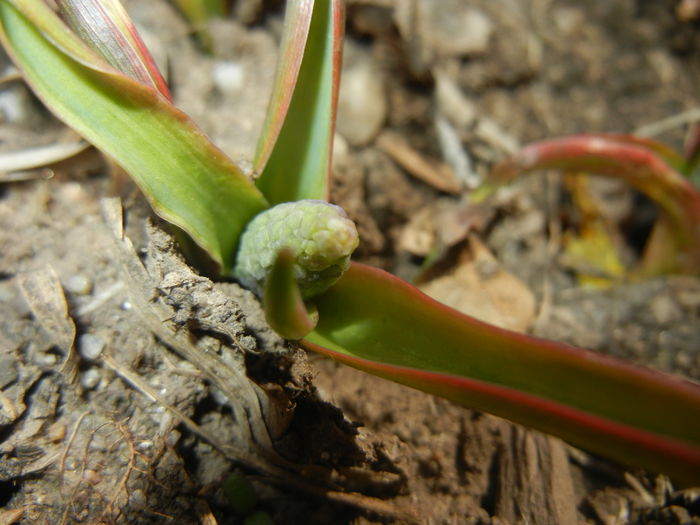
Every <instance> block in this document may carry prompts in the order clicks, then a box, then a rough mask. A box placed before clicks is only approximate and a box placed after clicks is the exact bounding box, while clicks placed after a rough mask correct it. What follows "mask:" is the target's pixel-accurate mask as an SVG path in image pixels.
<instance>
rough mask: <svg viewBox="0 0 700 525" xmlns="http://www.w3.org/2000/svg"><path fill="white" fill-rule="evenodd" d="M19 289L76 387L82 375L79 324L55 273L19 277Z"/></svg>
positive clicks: (40, 271) (66, 373)
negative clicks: (77, 341) (77, 342)
mask: <svg viewBox="0 0 700 525" xmlns="http://www.w3.org/2000/svg"><path fill="white" fill-rule="evenodd" d="M17 285H18V286H19V288H20V290H21V291H22V294H23V295H24V298H25V300H26V301H27V304H28V305H29V308H30V309H31V310H32V313H33V314H34V317H35V318H36V320H37V322H38V323H39V324H40V325H41V326H42V328H43V329H44V330H45V331H46V332H47V333H48V334H49V336H50V337H51V339H52V341H53V343H54V344H55V345H56V346H57V347H58V348H60V349H61V351H62V352H63V354H64V355H65V356H66V357H65V359H64V360H63V365H62V366H61V373H62V374H64V375H65V376H66V378H67V379H68V381H69V382H71V383H73V382H74V381H75V378H76V376H77V374H78V355H77V353H76V352H75V347H74V342H75V324H74V323H73V320H72V319H71V317H70V315H68V304H67V303H66V296H65V295H64V294H63V287H62V286H61V281H60V280H59V279H58V276H57V275H56V272H55V270H54V269H53V268H52V267H51V266H47V267H45V268H43V269H41V270H36V271H33V272H30V273H25V274H21V275H18V276H17Z"/></svg>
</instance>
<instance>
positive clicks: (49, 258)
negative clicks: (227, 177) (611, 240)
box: [0, 0, 700, 525]
mask: <svg viewBox="0 0 700 525" xmlns="http://www.w3.org/2000/svg"><path fill="white" fill-rule="evenodd" d="M681 3H682V4H684V5H685V4H691V2H676V1H672V0H668V1H666V0H664V1H661V0H659V1H657V2H645V1H643V0H637V1H635V0H595V1H590V2H583V3H582V2H574V1H572V0H499V1H487V0H472V1H470V2H464V1H463V0H441V1H440V3H439V4H440V8H439V9H438V8H437V4H438V3H437V2H434V0H415V1H405V2H402V1H396V2H392V1H391V0H388V1H387V0H355V1H349V5H348V13H347V14H348V21H347V48H346V55H345V67H344V77H343V78H344V84H343V87H342V93H341V107H340V114H339V122H338V135H337V137H336V143H335V159H334V169H335V175H336V177H335V182H334V188H333V200H334V201H335V202H337V203H339V204H341V205H342V206H344V207H345V209H346V210H347V211H348V212H349V214H350V215H351V217H352V218H353V219H354V220H355V221H356V222H357V224H358V227H359V230H360V233H361V236H362V241H363V242H362V244H361V246H360V248H359V250H358V253H357V258H358V260H361V261H363V262H368V263H371V264H375V265H378V266H381V267H383V268H386V269H389V270H391V271H393V272H395V273H397V274H398V275H400V276H402V277H405V278H407V279H413V278H415V277H419V278H420V280H421V282H422V283H423V285H424V286H426V289H427V288H429V287H430V284H431V282H435V281H436V280H437V279H436V274H439V275H440V276H441V277H443V278H444V277H449V278H452V277H453V276H454V275H466V273H459V272H456V271H455V270H454V269H455V268H467V266H468V265H469V264H470V261H471V262H473V261H474V260H479V261H482V262H483V261H487V262H488V263H489V264H490V265H492V266H493V265H495V266H496V267H497V268H498V272H497V273H498V275H500V277H499V279H500V281H499V283H500V284H499V286H500V288H498V290H497V291H494V288H491V286H492V285H490V284H487V283H486V280H487V279H481V280H480V279H479V278H478V275H479V273H478V272H476V275H477V277H476V278H475V279H476V280H475V281H473V282H472V281H470V283H471V284H470V285H469V286H466V285H465V288H469V290H472V295H474V298H469V297H468V296H469V293H467V292H464V294H465V295H463V296H460V297H459V298H458V302H459V304H460V307H461V308H462V309H465V310H466V311H476V312H481V313H482V314H483V315H484V316H486V318H487V319H488V320H489V321H490V322H494V323H496V324H501V325H503V326H507V327H511V328H513V329H519V330H526V331H529V332H531V333H535V334H537V335H540V336H543V337H549V338H552V339H556V340H559V341H563V342H567V343H572V344H576V345H579V346H585V347H589V348H592V349H595V350H599V351H601V352H605V353H609V354H611V355H615V356H618V357H622V358H624V359H628V360H631V361H634V362H637V363H641V364H645V365H648V366H652V367H656V368H659V369H661V370H664V371H667V372H671V373H675V374H680V375H683V376H685V377H688V378H692V379H695V380H700V346H699V345H698V341H700V323H699V322H698V318H699V317H700V279H698V278H697V277H694V276H666V277H661V278H654V279H645V280H642V281H639V280H637V281H631V280H627V279H624V275H623V277H620V276H618V277H617V278H615V277H614V276H613V277H612V278H609V279H607V286H604V287H601V286H598V287H590V286H584V285H583V284H582V283H583V282H584V280H583V279H582V274H584V273H585V272H584V271H583V270H582V269H581V267H580V265H578V266H577V265H576V264H573V263H572V262H571V260H570V257H567V255H568V254H567V253H566V249H565V246H566V239H567V236H571V235H575V234H576V232H577V228H578V227H579V226H580V222H581V217H580V214H579V213H578V212H577V209H576V207H575V206H573V205H572V198H571V196H570V194H569V193H568V191H567V189H566V188H567V187H568V186H567V187H565V184H564V181H565V179H564V178H563V177H561V175H559V174H545V175H533V176H531V177H527V178H522V179H521V180H518V181H516V182H515V183H514V184H512V185H511V186H509V187H508V188H505V189H504V190H503V191H501V192H500V193H499V194H498V195H497V196H496V198H495V199H493V200H492V201H489V203H488V204H487V205H485V206H481V207H476V208H470V207H468V206H467V205H466V200H465V199H464V195H465V194H466V193H467V192H468V190H469V188H470V187H473V185H474V184H475V182H478V181H479V180H481V179H482V178H483V177H484V176H485V175H486V174H487V173H488V170H489V169H490V168H491V167H492V166H493V163H494V162H496V161H497V160H499V159H502V158H504V157H505V156H506V155H507V154H508V153H512V152H514V151H515V150H517V148H518V146H519V145H522V144H526V143H528V142H530V141H533V140H538V139H544V138H550V137H555V136H559V135H563V134H568V133H574V132H593V131H616V132H631V131H635V130H639V129H640V128H642V131H644V130H646V131H648V130H649V128H648V127H647V128H643V127H644V126H648V125H651V124H655V123H658V122H659V121H661V120H662V119H665V118H667V117H669V116H673V115H677V114H682V113H684V112H686V111H689V110H693V109H696V108H697V106H698V102H699V99H698V94H697V88H696V86H697V85H698V83H699V81H700V67H699V65H698V64H700V62H698V60H697V57H698V52H699V51H700V37H699V36H698V35H700V33H699V32H698V23H699V22H698V21H697V20H693V19H692V12H691V14H690V15H688V16H686V15H683V16H680V14H679V12H678V11H677V7H678V5H680V4H681ZM126 6H127V8H128V10H129V12H130V14H131V15H132V17H133V18H134V19H135V20H136V22H137V24H138V26H139V28H140V30H142V31H143V34H144V37H145V39H146V41H147V43H148V45H149V47H150V48H151V49H152V51H153V53H154V55H155V56H156V58H157V59H158V60H159V61H160V63H161V64H162V66H163V67H167V70H168V78H169V80H170V84H171V86H172V88H173V92H174V95H175V101H176V104H177V105H178V106H180V107H181V108H183V109H184V110H185V111H186V112H187V113H189V114H190V115H191V116H192V117H193V119H194V120H195V121H196V122H198V123H199V124H200V125H201V126H202V128H203V129H204V130H205V131H206V132H207V133H208V134H209V135H210V136H211V138H212V139H213V140H214V142H216V143H217V144H218V145H219V146H220V147H221V148H222V149H223V150H224V151H226V152H227V153H229V154H230V155H231V156H232V157H233V158H234V159H236V160H237V161H239V162H241V163H242V164H244V163H245V162H246V159H249V158H250V157H251V155H252V152H253V149H254V146H255V140H256V137H257V132H258V130H259V129H260V126H261V123H262V119H263V116H264V111H265V107H266V103H267V97H268V94H269V87H270V83H271V81H272V74H273V71H274V64H275V59H276V46H277V42H278V38H279V34H280V29H281V14H282V12H281V7H280V5H279V2H273V1H271V2H263V1H262V0H245V1H244V0H240V1H239V2H236V3H235V4H234V9H233V12H232V14H231V16H230V17H229V18H227V19H225V20H218V21H216V22H214V23H212V27H211V33H212V36H213V39H214V42H215V44H216V52H215V54H214V55H207V54H204V53H203V52H202V51H201V50H200V49H199V47H198V45H197V44H196V42H195V40H194V38H192V36H191V31H190V29H189V27H188V25H187V23H186V22H185V21H184V20H183V19H182V18H181V17H180V16H179V15H178V14H177V12H176V11H175V10H174V9H173V8H172V7H171V5H170V4H168V3H165V2H162V1H153V2H136V1H130V2H126ZM686 7H687V6H686ZM691 11H692V10H691ZM465 28H468V29H469V30H468V31H467V30H465ZM2 89H3V91H2V96H1V97H0V108H1V109H2V111H3V119H4V120H3V122H2V125H0V151H2V152H8V151H15V150H18V149H21V148H27V147H33V146H37V145H41V144H52V143H56V142H65V141H70V140H75V138H74V137H72V136H71V134H70V132H68V131H67V130H65V129H64V128H63V127H62V126H61V125H60V123H58V122H57V121H56V120H55V119H54V118H53V117H52V116H51V115H50V114H49V113H48V112H47V111H46V110H45V109H43V108H42V107H41V105H40V104H39V103H38V102H37V101H36V100H35V99H33V98H32V96H31V95H30V94H29V92H28V90H27V89H26V88H25V87H24V86H23V85H22V84H21V82H20V81H17V80H8V81H6V82H5V83H4V85H3V86H2ZM655 129H657V130H661V131H662V132H663V133H662V134H661V135H660V136H659V138H660V139H662V140H664V141H666V142H668V143H669V144H671V145H673V146H674V147H677V148H680V147H681V146H682V141H683V138H684V133H685V131H686V128H685V127H683V126H678V125H676V126H672V127H668V128H666V127H664V126H661V127H659V126H656V127H655ZM125 132H128V130H125ZM455 144H456V145H457V146H455ZM406 159H409V161H407V160H406ZM425 166H427V168H425ZM424 168H425V169H424ZM426 173H427V174H426ZM436 173H437V174H438V177H437V178H435V174H436ZM16 178H17V177H15V179H16ZM20 178H22V179H24V180H21V181H16V180H15V181H13V182H10V181H9V180H8V179H5V180H4V182H0V184H1V185H0V225H2V228H0V247H1V248H0V323H1V325H2V326H1V328H0V458H1V459H0V523H2V524H11V523H47V524H54V523H183V524H186V523H193V524H194V523H202V524H212V523H244V522H245V523H269V522H273V523H339V524H340V523H353V524H364V523H429V524H440V523H445V524H447V523H473V524H492V525H497V524H498V525H502V524H516V523H523V524H524V523H536V524H564V525H566V524H570V523H596V524H597V523H601V524H606V525H607V524H620V523H645V524H651V523H678V524H681V523H683V524H688V523H700V488H684V489H679V488H678V487H674V485H673V483H672V482H671V481H670V480H669V479H668V478H666V477H665V476H663V475H659V474H656V473H651V472H644V471H641V470H636V469H629V468H626V467H624V466H622V465H618V464H615V463H612V462H610V461H607V460H605V459H603V458H600V457H594V456H591V455H589V454H587V453H585V452H583V451H580V450H577V449H574V448H572V447H570V446H569V445H567V444H565V443H563V442H562V441H560V440H558V439H556V438H553V437H550V436H546V435H543V434H540V433H538V432H535V431H532V430H529V429H525V428H523V427H520V426H518V425H514V424H511V423H509V422H507V421H505V420H502V419H499V418H496V417H494V416H491V415H488V414H484V413H481V412H478V411H474V410H467V409H465V408H462V407H458V406H455V405H453V404H451V403H449V402H447V401H445V400H442V399H439V398H435V397H433V396H430V395H427V394H424V393H421V392H418V391H414V390H411V389H409V388H406V387H403V386H400V385H397V384H393V383H390V382H387V381H384V380H381V379H377V378H375V377H372V376H368V375H366V374H363V373H361V372H358V371H356V370H353V369H349V368H346V367H344V366H341V365H338V364H336V363H334V362H331V361H328V360H326V359H324V358H321V357H319V356H316V355H307V354H306V353H305V352H304V351H303V350H301V349H300V348H299V347H298V346H297V345H295V344H294V343H291V342H288V341H283V340H281V339H280V338H279V337H277V336H276V335H275V334H274V333H273V332H272V331H271V330H270V329H269V328H268V327H267V326H266V324H265V322H264V318H263V316H262V313H261V309H260V306H259V304H258V303H257V300H256V299H255V297H254V296H253V295H252V294H251V293H249V292H248V291H246V290H243V289H242V288H240V287H239V286H238V285H237V284H236V283H233V282H212V281H211V280H210V279H209V278H208V277H206V276H203V275H201V274H199V273H198V272H197V271H196V270H193V269H192V268H191V267H190V266H189V265H188V264H187V263H186V262H185V261H184V260H183V258H182V257H181V255H180V254H179V251H178V248H177V244H176V242H175V241H174V239H173V237H172V236H171V235H170V233H169V230H168V227H167V225H164V224H163V223H161V222H160V221H159V220H158V219H157V218H156V217H154V216H152V214H151V213H150V210H149V209H148V207H147V205H146V204H145V202H144V200H143V198H142V197H141V196H140V194H139V193H138V191H137V190H136V189H135V188H134V187H133V186H132V185H131V184H130V183H129V182H128V179H127V178H125V177H124V175H123V174H121V173H120V171H119V169H118V168H117V167H115V166H114V165H112V164H111V163H110V162H108V161H107V160H105V159H104V158H103V157H102V156H101V155H100V154H99V153H98V152H96V151H94V150H91V149H88V150H87V151H85V152H83V153H81V154H80V155H78V156H76V157H74V158H72V159H69V160H67V161H64V162H62V163H59V164H57V165H53V166H51V167H50V169H49V170H46V169H44V170H34V171H30V172H26V173H24V174H23V175H22V177H20ZM592 184H594V185H595V187H594V189H593V190H591V192H592V194H594V195H598V196H601V195H602V196H603V197H605V199H603V200H605V201H606V202H607V203H608V206H607V207H601V212H600V213H601V216H602V217H604V220H605V221H606V223H607V224H608V225H609V226H610V225H612V227H614V229H615V232H617V233H618V234H619V237H620V239H621V240H620V246H621V251H622V252H623V254H624V256H623V257H622V259H623V262H624V263H626V264H627V265H628V266H629V267H632V266H633V265H634V263H635V262H636V261H637V260H638V258H639V247H640V243H641V242H642V241H640V239H642V240H643V238H644V236H645V235H647V234H648V230H649V227H650V224H651V221H652V220H653V217H654V214H655V210H654V209H653V207H652V206H651V205H650V204H649V202H648V201H646V200H645V199H643V198H641V197H640V196H639V195H637V194H635V193H633V192H632V191H631V190H629V189H628V188H625V187H623V186H620V185H618V184H616V183H614V182H612V183H610V182H607V183H604V184H601V183H592ZM601 198H602V197H601ZM440 218H442V219H445V220H441V219H440ZM446 238H449V239H451V243H450V244H451V245H452V246H453V249H451V250H449V251H447V252H445V253H444V254H443V255H442V258H441V261H440V264H438V265H437V266H435V267H434V268H432V269H431V271H430V272H427V273H426V272H425V271H424V268H422V264H423V263H424V261H425V258H426V256H427V255H428V252H429V249H430V247H431V246H432V245H433V244H434V243H435V242H436V239H443V240H444V239H446ZM479 254H481V255H479ZM480 257H482V258H481V259H480ZM451 272H452V273H451ZM465 272H466V270H465ZM493 273H494V272H493V268H492V271H491V272H490V274H491V275H493ZM469 275H472V274H469ZM608 277H609V276H608ZM460 278H461V277H460ZM455 282H456V281H448V285H449V287H450V288H454V287H455V286H454V283H455ZM611 283H612V284H611ZM430 292H431V293H435V294H438V295H439V294H440V293H441V292H440V291H439V290H438V291H435V290H434V289H433V290H430ZM475 304H476V307H475ZM513 305H517V306H516V307H514V306H513ZM470 309H471V310H470ZM235 484H238V485H239V490H234V489H232V488H231V487H232V486H233V485H235ZM240 486H242V487H244V488H242V489H241V488H240ZM251 487H252V490H251Z"/></svg>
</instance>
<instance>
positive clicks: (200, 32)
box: [174, 0, 226, 53]
mask: <svg viewBox="0 0 700 525" xmlns="http://www.w3.org/2000/svg"><path fill="white" fill-rule="evenodd" d="M174 3H175V5H177V7H178V9H180V11H182V14H183V15H185V18H187V20H188V21H189V22H190V24H192V28H193V29H194V32H195V34H196V36H197V39H198V40H199V42H200V44H201V45H202V47H203V48H204V50H205V51H206V52H208V53H212V52H213V51H214V48H215V45H214V41H213V40H212V37H211V34H210V33H209V28H208V25H209V19H210V18H213V17H217V16H218V17H222V16H224V15H225V14H226V2H225V1H224V0H174Z"/></svg>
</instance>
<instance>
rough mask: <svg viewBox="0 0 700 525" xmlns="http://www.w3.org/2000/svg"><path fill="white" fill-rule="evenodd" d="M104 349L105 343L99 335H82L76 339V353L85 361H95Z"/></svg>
mask: <svg viewBox="0 0 700 525" xmlns="http://www.w3.org/2000/svg"><path fill="white" fill-rule="evenodd" d="M104 348H105V341H104V339H102V338H101V337H100V336H99V335H95V334H82V335H81V336H80V337H78V353H79V354H80V355H81V356H82V357H84V358H85V359H89V360H91V361H92V360H95V359H97V358H98V357H100V354H101V353H102V350H104Z"/></svg>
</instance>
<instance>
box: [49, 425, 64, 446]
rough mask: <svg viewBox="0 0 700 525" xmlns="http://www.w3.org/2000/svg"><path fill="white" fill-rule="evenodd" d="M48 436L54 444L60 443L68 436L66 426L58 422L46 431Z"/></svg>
mask: <svg viewBox="0 0 700 525" xmlns="http://www.w3.org/2000/svg"><path fill="white" fill-rule="evenodd" d="M46 435H47V436H48V437H49V440H51V442H52V443H59V442H61V441H63V438H64V437H65V436H66V425H65V424H64V423H61V422H60V421H56V422H55V423H53V424H52V425H51V426H50V427H49V428H48V429H47V430H46Z"/></svg>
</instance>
